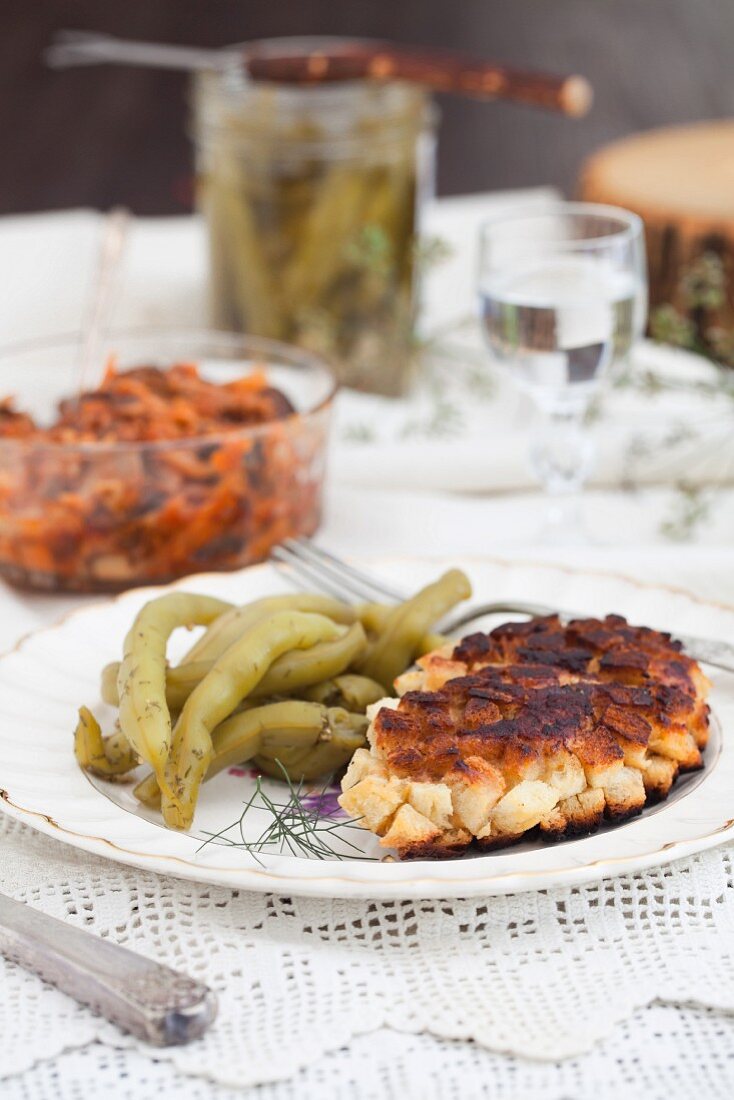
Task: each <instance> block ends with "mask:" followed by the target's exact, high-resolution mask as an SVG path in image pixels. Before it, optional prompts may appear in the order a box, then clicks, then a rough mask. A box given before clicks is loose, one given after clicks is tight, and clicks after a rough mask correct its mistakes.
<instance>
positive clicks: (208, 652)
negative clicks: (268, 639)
mask: <svg viewBox="0 0 734 1100" xmlns="http://www.w3.org/2000/svg"><path fill="white" fill-rule="evenodd" d="M277 611H308V612H312V613H313V614H315V615H325V616H326V618H327V619H333V620H334V622H335V623H342V624H343V625H344V626H349V625H350V624H351V623H353V622H355V620H356V618H357V613H356V611H355V609H354V608H353V607H350V606H349V604H346V603H342V602H341V601H340V600H334V599H331V597H330V596H319V595H314V594H311V593H308V592H304V593H296V594H294V595H285V596H265V597H264V598H263V599H261V600H254V601H253V602H252V603H247V604H244V605H243V606H242V607H233V608H232V609H231V611H228V612H226V614H224V615H221V616H220V617H219V618H218V619H216V620H215V621H214V622H213V623H212V625H211V626H210V627H209V629H208V630H207V631H206V632H205V633H204V634H202V636H201V638H199V639H198V641H197V642H195V643H194V645H193V646H192V647H191V649H190V650H189V651H188V653H187V654H186V656H185V657H184V658H183V660H182V661H181V662H180V663H181V664H182V665H184V664H189V662H191V661H216V660H217V659H218V658H219V657H221V656H222V654H223V653H224V652H225V651H226V650H227V649H229V647H230V646H231V645H232V644H233V643H234V642H236V641H237V639H238V638H240V637H241V636H242V634H243V633H244V632H245V630H247V628H248V627H249V626H252V624H253V623H256V622H257V621H258V619H264V618H265V617H266V616H267V615H274V614H275V613H276V612H277Z"/></svg>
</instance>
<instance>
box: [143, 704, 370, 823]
mask: <svg viewBox="0 0 734 1100" xmlns="http://www.w3.org/2000/svg"><path fill="white" fill-rule="evenodd" d="M366 726H367V722H366V719H364V718H363V717H362V716H361V715H347V714H346V713H345V712H343V711H339V710H334V709H330V708H327V707H324V706H321V705H319V704H318V703H308V702H306V703H303V702H297V701H295V700H287V701H285V702H281V703H270V704H268V705H265V706H262V707H255V708H254V709H252V710H249V711H245V712H243V713H240V714H235V715H232V717H231V718H228V719H227V720H226V721H225V722H222V723H221V724H220V725H219V726H217V728H216V729H215V730H214V731H213V733H212V747H213V750H214V756H213V758H212V761H211V763H210V765H209V768H208V769H207V772H206V775H205V781H208V780H209V779H211V778H213V776H215V775H217V774H218V773H219V772H221V771H224V770H225V769H226V768H229V767H232V766H233V765H234V764H242V763H244V762H245V761H247V760H251V759H252V758H253V757H254V756H256V755H258V756H262V759H263V760H264V761H265V762H266V764H267V768H271V769H272V768H275V769H276V770H277V778H281V779H282V771H280V770H279V769H277V765H275V764H274V762H275V761H276V760H280V758H281V756H285V757H286V759H291V758H292V759H295V760H296V761H297V764H298V768H301V771H299V772H298V774H297V775H296V774H293V775H291V778H293V779H299V778H301V777H305V778H310V777H312V776H317V775H321V774H325V773H326V772H330V771H335V770H336V769H337V768H338V767H342V766H343V765H344V764H345V763H347V762H348V760H350V759H351V757H352V755H353V754H354V752H355V751H356V749H358V748H360V747H361V746H362V745H363V744H364V743H365V738H364V732H365V729H366ZM322 744H323V747H324V749H326V746H330V750H329V751H328V752H319V753H318V754H317V755H316V750H317V749H320V748H321V746H322ZM304 767H305V768H306V772H307V773H308V774H307V775H305V776H304V772H303V768H304ZM317 768H321V771H319V770H316V769H317ZM263 770H267V769H266V767H263ZM133 793H134V794H135V797H136V798H137V799H138V800H139V801H140V802H142V803H143V804H144V805H146V806H150V807H151V808H155V807H157V806H158V805H160V789H159V787H158V784H157V782H156V778H155V775H154V774H153V773H152V772H151V773H150V774H149V775H148V776H146V778H145V779H143V780H142V781H141V782H140V783H139V784H138V786H137V787H136V788H135V790H134V792H133Z"/></svg>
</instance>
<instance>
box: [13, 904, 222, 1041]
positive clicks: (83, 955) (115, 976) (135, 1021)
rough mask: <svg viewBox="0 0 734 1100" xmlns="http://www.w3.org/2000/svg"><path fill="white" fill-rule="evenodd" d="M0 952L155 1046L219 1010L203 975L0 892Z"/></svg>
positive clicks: (197, 1028)
mask: <svg viewBox="0 0 734 1100" xmlns="http://www.w3.org/2000/svg"><path fill="white" fill-rule="evenodd" d="M0 953H2V954H3V955H5V957H6V958H8V959H10V960H12V961H13V962H15V963H18V964H19V965H20V966H22V967H24V968H25V969H26V970H30V971H33V973H35V974H38V975H39V977H41V978H43V979H44V980H45V981H47V982H51V984H52V985H55V986H56V987H57V988H58V989H60V990H62V992H64V993H68V994H69V996H71V997H73V998H74V999H75V1000H77V1001H80V1002H81V1003H82V1004H86V1005H88V1006H89V1007H90V1008H92V1009H93V1010H94V1011H95V1012H99V1013H100V1014H101V1015H102V1016H104V1017H106V1019H108V1020H111V1021H112V1023H114V1024H117V1025H118V1027H121V1028H122V1029H123V1030H124V1031H129V1032H130V1033H131V1034H133V1035H135V1036H137V1037H138V1038H139V1039H143V1040H144V1041H145V1042H148V1043H152V1044H153V1045H154V1046H173V1045H179V1044H182V1043H188V1042H190V1041H191V1040H192V1039H197V1038H199V1036H201V1035H202V1034H203V1033H204V1031H205V1030H206V1029H207V1027H208V1026H209V1024H210V1023H211V1022H212V1021H213V1020H214V1018H215V1016H216V1012H217V1001H216V996H215V995H214V993H212V992H211V990H210V989H208V988H207V986H205V985H203V984H202V983H201V982H197V981H195V980H194V979H192V978H189V977H187V976H186V975H185V974H179V973H177V972H176V971H175V970H171V969H170V968H169V967H167V966H162V965H161V964H160V963H156V962H152V961H151V960H149V959H146V958H144V957H143V956H142V955H138V954H136V953H135V952H133V951H129V950H127V948H124V947H120V946H119V945H118V944H115V943H112V942H111V941H109V940H102V939H100V938H99V937H98V936H93V935H91V934H90V933H89V932H83V931H81V930H80V929H78V928H72V927H71V926H70V925H68V924H64V923H63V921H60V920H57V919H56V918H55V917H49V916H48V915H47V914H46V913H41V912H39V911H38V910H37V909H32V908H31V907H30V906H28V905H24V904H23V903H22V902H19V901H15V900H14V899H13V898H9V897H7V896H6V895H4V894H0Z"/></svg>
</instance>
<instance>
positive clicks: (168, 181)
mask: <svg viewBox="0 0 734 1100" xmlns="http://www.w3.org/2000/svg"><path fill="white" fill-rule="evenodd" d="M0 12H1V13H2V20H1V23H0V25H1V27H2V34H1V35H0V149H2V150H3V154H2V157H0V213H9V212H13V211H28V210H37V209H50V208H55V207H65V206H81V205H91V206H97V207H108V206H110V205H112V204H113V203H118V202H120V203H124V204H126V205H128V206H130V207H131V208H132V209H133V210H135V211H136V212H138V213H141V214H161V213H180V212H182V211H184V210H186V209H189V208H190V205H191V155H190V149H189V145H188V141H187V136H186V79H185V77H183V76H182V75H179V74H175V73H170V72H152V71H146V70H142V69H122V68H110V67H105V68H101V67H95V68H85V69H71V70H67V71H63V72H58V71H57V72H54V71H50V70H49V69H47V68H46V67H45V66H44V64H43V60H42V51H43V49H44V47H45V46H46V45H47V44H48V43H49V41H50V39H51V37H52V35H53V33H54V32H55V31H56V30H58V29H61V28H74V29H77V28H82V29H94V30H101V31H107V32H111V33H114V34H119V35H122V36H127V37H131V38H148V39H152V40H159V41H168V42H180V43H186V44H197V45H209V46H220V45H226V44H230V43H233V42H237V41H241V40H244V39H248V38H257V37H262V36H272V35H281V34H319V33H329V34H352V35H367V36H377V37H382V38H392V39H395V40H398V41H402V42H419V43H425V44H429V45H436V46H446V47H452V48H456V49H467V50H471V51H473V52H474V53H480V54H483V55H485V56H487V57H489V58H494V59H497V60H504V61H508V62H514V63H516V64H522V65H526V66H528V67H537V68H543V69H546V70H556V71H559V72H581V73H584V74H585V75H587V76H588V77H589V78H590V79H591V81H592V82H593V84H594V87H595V90H596V106H595V108H594V110H593V112H592V114H591V115H590V116H589V117H588V118H586V119H583V120H581V121H571V120H568V119H564V118H560V117H556V116H553V115H550V114H545V113H542V112H540V111H533V110H530V109H529V108H522V107H517V106H514V105H513V106H510V105H507V104H485V103H475V102H470V101H466V100H457V99H446V100H444V102H443V103H442V109H443V122H442V127H441V144H440V164H439V191H440V192H441V193H444V194H446V193H454V192H469V191H479V190H485V189H489V188H502V187H513V186H528V185H533V184H540V183H552V184H556V185H557V186H560V187H562V188H563V189H564V190H566V191H567V192H570V191H572V190H573V184H574V180H575V178H576V173H577V171H578V167H579V165H580V163H581V161H582V160H583V158H584V156H586V155H587V154H588V153H589V152H590V151H591V150H592V149H594V148H596V147H597V146H598V145H601V144H602V143H604V142H606V141H609V140H610V139H612V138H615V137H618V136H620V135H623V134H627V133H630V132H632V131H635V130H641V129H646V128H649V127H652V126H658V125H662V124H665V123H674V122H683V121H688V120H693V119H699V118H716V117H723V116H727V115H730V114H732V113H734V0H310V2H308V0H56V2H53V0H2V3H0Z"/></svg>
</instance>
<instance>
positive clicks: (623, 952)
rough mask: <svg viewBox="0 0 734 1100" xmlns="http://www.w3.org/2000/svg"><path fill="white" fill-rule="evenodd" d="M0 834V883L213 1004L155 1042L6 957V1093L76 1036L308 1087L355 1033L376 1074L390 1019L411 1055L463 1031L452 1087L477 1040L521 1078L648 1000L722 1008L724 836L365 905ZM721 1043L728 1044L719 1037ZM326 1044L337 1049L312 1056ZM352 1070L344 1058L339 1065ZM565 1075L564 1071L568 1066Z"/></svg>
mask: <svg viewBox="0 0 734 1100" xmlns="http://www.w3.org/2000/svg"><path fill="white" fill-rule="evenodd" d="M0 838H1V841H2V849H3V865H2V871H1V872H0V889H3V890H5V891H6V892H7V893H10V894H12V895H13V896H14V897H17V898H20V899H22V900H25V901H27V902H29V903H30V904H31V905H34V906H36V907H38V908H40V909H43V910H44V911H46V912H48V913H50V914H52V915H54V916H57V917H62V918H64V919H66V920H69V921H71V922H72V923H73V924H75V925H77V926H78V927H82V928H87V929H89V931H91V932H94V933H95V934H97V935H100V936H105V937H111V938H113V939H115V940H116V941H117V942H119V943H122V944H125V945H126V946H128V947H131V948H133V949H134V950H137V951H140V952H142V953H144V954H148V955H150V956H153V957H155V958H159V959H161V960H162V961H164V962H167V963H169V964H170V965H171V966H176V967H182V968H185V969H187V970H188V971H189V972H190V973H192V974H193V975H195V976H196V977H199V978H201V979H202V980H204V981H206V982H208V983H209V984H210V985H211V986H212V987H213V988H214V989H216V990H217V992H218V994H219V997H220V1014H219V1019H218V1022H217V1024H216V1026H215V1027H214V1028H213V1029H212V1030H211V1031H210V1032H209V1034H208V1036H207V1037H205V1038H204V1039H202V1040H201V1041H199V1042H197V1043H195V1044H192V1045H191V1046H189V1047H180V1048H172V1049H169V1050H167V1051H164V1052H155V1051H152V1050H151V1049H150V1048H148V1047H146V1046H144V1045H143V1044H139V1043H137V1041H136V1040H133V1039H131V1038H129V1037H126V1036H123V1035H121V1033H120V1032H118V1031H117V1029H116V1028H114V1027H112V1026H111V1025H109V1024H107V1023H106V1022H105V1021H103V1020H100V1019H98V1018H96V1017H94V1016H93V1015H92V1014H91V1013H90V1012H88V1011H87V1010H86V1009H84V1008H82V1007H80V1006H77V1005H76V1004H75V1003H74V1002H73V1001H71V1000H70V999H68V998H67V997H65V996H63V995H62V994H60V993H58V992H57V991H56V990H54V989H52V988H50V987H47V986H45V985H43V984H42V983H41V982H40V981H38V980H37V979H36V978H35V977H33V976H31V975H28V974H25V973H24V972H23V971H22V970H20V969H18V968H17V967H15V966H13V965H11V964H9V963H6V962H2V963H1V964H0V965H1V966H2V971H1V973H2V983H3V990H4V996H3V997H2V999H1V1001H0V1035H2V1047H3V1054H2V1059H1V1060H0V1077H1V1078H4V1079H5V1081H4V1083H3V1086H2V1092H3V1096H5V1095H10V1093H9V1092H8V1091H6V1089H8V1088H9V1080H12V1079H13V1078H15V1077H17V1076H18V1075H21V1074H23V1075H24V1076H23V1081H24V1082H25V1081H31V1080H37V1081H38V1082H39V1085H38V1092H28V1094H27V1095H28V1096H31V1095H32V1096H33V1097H34V1098H35V1097H36V1096H43V1095H45V1093H44V1090H46V1092H47V1093H48V1095H51V1094H52V1093H51V1091H49V1090H50V1089H51V1086H50V1084H49V1083H48V1082H49V1081H50V1080H51V1078H50V1077H49V1074H51V1076H53V1073H54V1072H56V1070H55V1069H53V1070H52V1069H49V1068H48V1067H46V1068H44V1067H43V1066H42V1065H40V1064H39V1063H40V1062H41V1061H42V1060H44V1061H47V1060H49V1059H56V1058H58V1056H59V1055H61V1054H62V1052H68V1051H71V1050H74V1049H79V1048H88V1049H86V1050H85V1052H84V1053H83V1054H82V1053H81V1052H80V1053H78V1054H77V1055H75V1057H76V1058H82V1057H84V1058H89V1059H90V1060H94V1059H95V1058H96V1059H97V1060H98V1061H99V1059H100V1057H101V1055H100V1049H99V1048H98V1047H89V1044H91V1043H93V1042H94V1040H97V1041H98V1042H99V1043H101V1044H103V1046H104V1048H105V1055H104V1058H102V1062H103V1063H104V1065H106V1066H111V1065H113V1064H114V1063H115V1058H116V1055H115V1053H114V1049H113V1048H123V1047H127V1048H132V1049H133V1050H134V1051H135V1052H136V1053H135V1060H136V1063H140V1061H141V1059H142V1060H144V1061H147V1063H149V1068H148V1069H146V1071H145V1075H144V1076H146V1079H149V1080H150V1081H151V1082H156V1081H160V1080H161V1079H162V1078H161V1074H164V1075H165V1074H170V1073H171V1072H176V1073H179V1074H187V1075H191V1076H192V1077H194V1078H201V1079H203V1080H204V1081H206V1082H209V1083H216V1084H218V1085H221V1086H227V1087H228V1088H229V1089H242V1088H244V1087H246V1086H249V1085H253V1084H257V1083H263V1082H276V1081H288V1080H291V1079H293V1080H296V1079H297V1075H298V1074H299V1071H301V1070H303V1071H304V1072H305V1073H306V1074H309V1073H310V1074H311V1077H312V1078H313V1079H314V1080H315V1079H316V1078H314V1074H316V1073H317V1069H316V1063H317V1062H318V1063H319V1066H320V1067H321V1068H320V1069H318V1073H327V1072H329V1071H327V1069H326V1068H325V1067H326V1066H327V1065H335V1064H336V1063H337V1062H338V1060H339V1055H338V1052H339V1051H340V1050H342V1049H343V1048H344V1047H345V1046H346V1045H347V1044H349V1043H350V1042H351V1041H352V1040H354V1038H355V1037H356V1036H364V1037H365V1038H364V1039H360V1041H359V1043H358V1047H357V1049H358V1050H360V1051H363V1052H364V1058H363V1061H364V1063H365V1066H366V1067H367V1068H366V1069H365V1072H366V1073H368V1074H370V1075H371V1076H372V1077H373V1078H374V1080H375V1081H376V1082H377V1081H379V1074H380V1073H381V1072H382V1071H381V1070H379V1066H378V1063H376V1062H374V1059H373V1058H372V1056H371V1055H369V1054H368V1053H367V1052H369V1051H370V1050H371V1049H373V1044H371V1042H370V1041H369V1037H368V1033H370V1032H375V1031H377V1030H378V1029H382V1028H390V1029H393V1030H395V1031H398V1032H406V1033H410V1034H411V1035H412V1036H414V1037H415V1038H414V1039H413V1040H412V1044H413V1048H417V1047H420V1044H421V1042H422V1041H423V1040H421V1039H419V1038H418V1036H420V1035H421V1034H422V1033H430V1034H431V1035H433V1036H437V1037H440V1038H442V1039H472V1040H474V1044H475V1045H474V1046H471V1047H467V1046H465V1047H461V1048H457V1049H458V1052H457V1049H454V1053H453V1055H452V1057H453V1060H454V1062H455V1063H456V1073H457V1081H460V1079H461V1073H460V1067H461V1064H462V1060H466V1059H475V1058H478V1059H480V1061H481V1058H482V1057H483V1056H484V1055H485V1054H486V1055H487V1057H489V1055H488V1054H487V1052H489V1051H495V1052H503V1053H510V1054H513V1055H516V1056H521V1057H522V1059H523V1061H522V1062H521V1063H518V1066H519V1067H520V1068H516V1069H515V1070H512V1071H511V1070H510V1069H509V1068H508V1069H507V1071H506V1073H505V1076H507V1074H511V1072H512V1073H515V1074H516V1075H517V1074H526V1075H527V1074H530V1073H531V1071H530V1069H528V1067H527V1064H526V1062H525V1060H526V1059H546V1060H552V1061H556V1060H559V1059H566V1058H571V1057H573V1056H577V1055H579V1054H580V1053H582V1052H584V1051H587V1050H589V1049H591V1048H592V1047H593V1046H594V1044H596V1043H599V1042H600V1041H602V1040H604V1039H605V1038H606V1037H607V1036H610V1035H611V1034H612V1033H613V1032H614V1030H615V1027H616V1026H617V1025H618V1023H619V1022H620V1021H629V1020H630V1018H631V1017H632V1016H633V1014H634V1013H635V1011H636V1010H637V1009H639V1008H640V1007H642V1006H645V1005H649V1004H651V1003H653V1002H655V1001H664V1002H695V1003H696V1004H698V1005H701V1006H708V1007H709V1008H711V1009H715V1010H718V1011H719V1012H722V1011H724V1012H726V1011H732V1010H734V894H733V892H732V879H733V867H732V849H730V848H729V849H726V848H720V849H716V850H714V851H712V852H708V853H705V854H703V855H701V856H698V857H696V858H693V859H690V860H685V861H681V862H679V863H677V864H672V865H670V866H668V867H666V868H661V869H659V870H655V871H651V872H648V873H646V874H643V875H639V876H635V877H629V878H623V879H617V880H610V881H607V882H603V883H601V884H597V885H593V886H589V887H586V888H581V889H577V890H570V889H567V890H558V891H552V892H548V893H539V894H528V895H522V896H518V897H507V898H494V899H489V900H486V901H476V900H474V901H445V902H424V903H416V902H392V903H390V902H375V903H364V902H358V901H330V902H326V901H323V900H317V899H299V898H291V899H286V898H276V897H273V896H259V895H255V894H246V893H238V892H233V891H230V890H224V889H220V888H216V887H204V886H198V885H196V884H194V883H189V882H184V881H180V880H176V879H168V878H161V877H158V876H155V875H151V874H146V873H144V872H141V871H136V870H132V869H128V868H125V867H121V866H119V865H117V864H113V863H109V862H104V861H101V860H96V859H92V858H90V857H88V856H86V855H84V854H83V853H80V852H76V851H74V850H73V849H71V848H68V847H66V846H65V845H61V844H58V843H55V842H52V841H50V840H48V838H45V837H41V836H40V835H37V834H35V833H33V832H32V831H31V830H29V829H27V828H26V827H24V826H22V825H20V824H18V823H16V822H13V821H11V820H10V819H7V818H2V819H0ZM682 1026H683V1024H681V1027H682ZM707 1026H710V1027H714V1026H716V1025H715V1023H711V1024H710V1025H708V1024H707ZM722 1026H723V1025H722ZM728 1026H729V1022H728V1021H727V1027H728ZM628 1030H630V1031H631V1032H633V1033H634V1031H635V1029H634V1028H633V1027H631V1025H630V1028H629V1029H628ZM727 1034H730V1033H729V1031H727ZM394 1041H395V1042H398V1040H397V1039H395V1040H394ZM403 1041H404V1040H400V1042H403ZM381 1042H382V1040H381ZM385 1042H388V1045H389V1043H392V1042H393V1038H392V1037H390V1038H389V1040H385ZM730 1044H731V1046H732V1049H734V1039H732V1038H731V1036H730ZM480 1048H484V1049H483V1050H481V1051H480ZM325 1055H329V1056H330V1058H331V1060H330V1061H324V1062H322V1061H320V1060H322V1059H323V1058H324V1056H325ZM64 1057H65V1058H68V1057H70V1055H65V1056H64ZM105 1059H106V1060H105ZM418 1061H420V1059H418ZM505 1062H506V1064H507V1066H508V1067H511V1066H512V1065H514V1064H515V1063H512V1062H510V1061H507V1060H505ZM59 1064H61V1062H59ZM359 1064H361V1063H360V1059H359V1058H357V1061H356V1062H354V1064H353V1068H352V1071H351V1072H354V1073H356V1072H358V1066H359ZM350 1065H352V1063H350ZM386 1065H387V1063H386ZM31 1067H37V1068H34V1069H33V1070H32V1072H31V1073H30V1074H29V1073H28V1072H26V1071H29V1070H30V1069H31ZM308 1067H313V1068H311V1069H309V1068H308ZM384 1072H385V1073H387V1072H388V1069H387V1068H386V1069H385V1070H384ZM390 1072H392V1071H390ZM100 1073H101V1074H102V1077H103V1076H104V1074H103V1071H102V1070H100ZM532 1073H535V1075H536V1077H535V1078H532V1075H531V1076H530V1077H528V1078H527V1079H528V1081H531V1080H537V1082H542V1081H543V1080H544V1078H543V1070H542V1068H537V1067H535V1068H533V1070H532ZM569 1074H571V1076H569ZM508 1080H509V1078H508ZM553 1080H555V1078H553ZM558 1080H562V1081H564V1082H565V1084H568V1083H569V1082H570V1081H572V1080H573V1077H572V1070H571V1069H568V1070H566V1069H564V1071H563V1074H562V1075H561V1077H559V1078H558ZM14 1087H15V1086H14ZM20 1087H21V1085H20V1084H19V1085H18V1088H20ZM23 1087H27V1088H30V1085H27V1086H26V1085H23ZM457 1087H458V1086H457ZM508 1087H509V1086H508ZM538 1087H540V1085H539V1086H538ZM553 1087H554V1089H555V1088H556V1086H555V1085H554V1086H553ZM195 1090H196V1084H195V1082H192V1081H191V1080H190V1078H189V1091H188V1095H189V1096H190V1097H192V1098H194V1097H196V1096H197V1095H198V1094H197V1093H196V1091H195ZM378 1091H379V1090H378ZM534 1091H535V1089H534V1088H533V1089H530V1090H529V1092H530V1094H532V1093H533V1092H534ZM377 1094H378V1092H376V1093H375V1095H377ZM17 1095H19V1096H23V1095H25V1094H24V1093H23V1092H22V1091H20V1092H17ZM54 1095H56V1094H54ZM58 1095H61V1096H63V1095H64V1093H63V1091H60V1092H59V1093H58ZM136 1095H138V1097H140V1095H141V1094H140V1093H137V1094H136ZM201 1095H202V1096H204V1095H206V1092H205V1090H203V1089H202V1092H201ZM283 1095H292V1094H291V1093H289V1092H288V1091H286V1092H284V1093H283ZM383 1095H384V1093H383ZM425 1095H430V1093H429V1092H426V1093H425ZM441 1095H442V1096H447V1095H448V1096H450V1095H451V1093H450V1092H442V1093H441ZM457 1095H458V1093H457ZM499 1095H502V1093H499ZM508 1095H511V1093H508ZM544 1095H551V1096H555V1095H559V1096H560V1095H566V1093H564V1092H563V1091H562V1090H561V1092H551V1093H548V1094H545V1093H544ZM707 1095H709V1094H707ZM710 1095H712V1096H713V1095H715V1093H713V1092H712V1093H711V1094H710Z"/></svg>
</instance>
